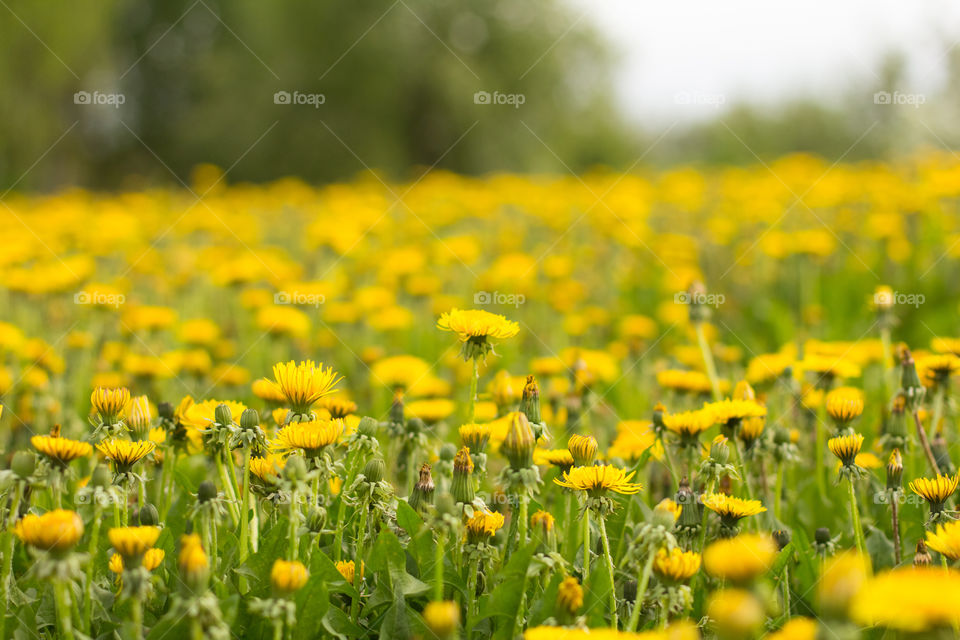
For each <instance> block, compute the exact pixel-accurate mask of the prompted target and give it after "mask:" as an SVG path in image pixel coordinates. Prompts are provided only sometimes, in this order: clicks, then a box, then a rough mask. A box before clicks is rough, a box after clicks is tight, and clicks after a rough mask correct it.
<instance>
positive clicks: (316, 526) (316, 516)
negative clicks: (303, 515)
mask: <svg viewBox="0 0 960 640" xmlns="http://www.w3.org/2000/svg"><path fill="white" fill-rule="evenodd" d="M326 521H327V510H326V509H324V508H323V507H320V506H317V505H313V506H311V507H310V509H309V510H308V511H307V528H308V529H310V531H312V532H313V533H320V531H321V530H322V529H323V525H324V523H325V522H326Z"/></svg>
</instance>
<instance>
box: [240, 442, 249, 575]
mask: <svg viewBox="0 0 960 640" xmlns="http://www.w3.org/2000/svg"><path fill="white" fill-rule="evenodd" d="M249 531H250V445H244V447H243V486H242V487H241V489H240V554H239V560H238V561H239V563H240V564H243V563H244V562H246V560H247V553H248V551H249V547H250V541H249V538H250V534H249ZM238 584H239V587H240V593H246V591H247V579H246V577H245V576H244V575H243V574H241V575H240V580H239V583H238Z"/></svg>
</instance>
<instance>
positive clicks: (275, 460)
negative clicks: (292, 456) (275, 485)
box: [250, 453, 287, 482]
mask: <svg viewBox="0 0 960 640" xmlns="http://www.w3.org/2000/svg"><path fill="white" fill-rule="evenodd" d="M286 463H287V459H286V458H285V457H283V456H278V455H276V454H273V453H269V454H267V455H265V456H263V457H261V458H250V473H252V474H253V475H254V476H256V477H257V478H260V480H263V481H264V482H272V481H274V480H276V479H277V478H279V477H280V471H281V470H283V467H284V466H285V465H286Z"/></svg>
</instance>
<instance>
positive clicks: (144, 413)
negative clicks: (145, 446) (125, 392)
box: [127, 396, 151, 440]
mask: <svg viewBox="0 0 960 640" xmlns="http://www.w3.org/2000/svg"><path fill="white" fill-rule="evenodd" d="M150 422H151V416H150V401H149V400H148V399H147V396H137V397H136V398H134V399H133V400H132V401H131V402H130V408H129V409H128V417H127V426H128V427H129V428H130V431H131V432H132V434H133V438H134V440H146V438H147V434H149V433H150Z"/></svg>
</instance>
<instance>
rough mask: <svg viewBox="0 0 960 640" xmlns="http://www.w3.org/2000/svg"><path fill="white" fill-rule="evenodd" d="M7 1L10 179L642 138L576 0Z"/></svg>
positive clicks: (103, 181)
mask: <svg viewBox="0 0 960 640" xmlns="http://www.w3.org/2000/svg"><path fill="white" fill-rule="evenodd" d="M4 14H5V15H4ZM0 15H3V18H2V19H0V42H2V43H3V44H2V47H3V50H4V53H5V55H4V56H2V57H0V81H2V82H3V84H4V86H5V87H6V90H5V91H4V92H2V93H0V122H2V125H0V126H2V127H3V130H4V131H3V136H2V140H0V183H2V184H4V185H5V187H9V186H11V185H14V184H16V186H17V187H18V188H27V187H29V188H45V187H52V186H56V185H59V184H65V183H77V184H83V185H90V186H93V187H104V188H106V187H114V186H117V185H119V184H123V182H124V181H125V180H130V177H131V176H134V177H140V178H144V179H146V180H150V181H170V180H172V179H173V178H172V176H171V175H170V172H173V173H174V174H176V175H177V176H178V177H179V178H181V179H184V180H186V179H187V176H189V173H190V170H191V168H192V167H193V166H194V165H196V164H197V163H200V162H211V163H214V164H217V165H219V166H222V167H226V168H229V167H233V168H232V170H231V171H230V179H231V180H268V179H272V178H275V177H279V176H284V175H301V176H303V177H305V178H307V179H309V180H328V179H337V178H344V177H349V176H351V175H354V174H356V173H357V172H358V171H361V170H363V169H364V168H365V167H371V168H376V169H382V170H385V171H387V172H388V173H390V174H393V175H397V176H399V177H404V176H407V175H411V174H412V175H416V174H417V173H418V172H419V171H422V170H423V169H425V168H426V167H430V166H433V165H434V164H435V163H438V166H441V167H444V168H448V169H452V170H456V171H463V172H470V173H476V172H484V171H493V170H499V169H513V170H520V171H523V170H547V169H558V170H565V169H564V167H563V166H561V165H560V163H559V162H558V160H557V158H558V157H559V158H563V163H565V164H566V165H567V166H569V168H570V169H571V170H574V171H577V170H582V169H584V168H586V167H588V166H591V165H594V164H597V163H601V162H603V163H607V164H613V165H617V164H620V163H626V162H628V161H629V158H630V157H631V155H632V154H633V153H634V148H635V146H636V145H635V140H631V138H630V136H626V135H625V131H626V130H627V128H626V126H625V125H624V124H623V122H622V121H621V120H620V118H619V117H618V116H617V114H616V113H615V110H614V108H613V106H612V100H611V97H610V95H611V82H610V77H609V74H608V69H609V66H610V65H609V62H610V59H609V55H608V52H607V51H606V49H605V47H604V45H603V43H602V41H601V40H600V39H599V38H597V37H596V35H595V34H594V33H593V32H592V31H591V30H590V29H589V28H588V27H586V22H587V21H583V23H578V22H577V20H576V18H577V16H575V15H572V13H571V12H570V11H568V10H567V8H566V7H565V5H563V4H562V3H561V2H559V1H558V0H524V1H523V2H517V1H516V0H461V1H458V2H443V1H441V0H360V1H358V2H315V1H308V0H283V1H281V2H262V0H163V1H160V0H147V1H144V0H98V2H97V3H95V4H93V5H91V4H89V3H58V4H57V5H55V6H54V5H50V4H48V3H38V2H33V1H32V0H8V2H7V3H5V6H4V7H0ZM571 25H573V26H572V27H571ZM483 91H485V92H487V93H489V94H490V95H491V96H494V92H499V94H502V95H512V94H521V95H522V98H521V100H522V102H523V104H522V105H520V106H519V107H517V106H515V105H512V104H491V103H488V104H483V103H482V102H483V98H482V94H481V97H480V98H479V100H480V102H481V103H480V104H478V103H477V102H475V94H477V92H483ZM78 92H86V94H87V95H88V97H87V98H84V97H82V96H83V95H84V94H83V93H80V94H79V95H80V96H81V97H78V98H75V95H76V94H78ZM278 92H286V93H287V94H288V95H290V96H292V98H291V100H290V102H288V103H284V102H283V98H282V97H278V98H277V101H279V102H280V103H279V104H278V103H277V101H275V94H277V93H278ZM298 94H299V98H300V99H301V100H307V101H308V102H305V103H301V104H292V102H294V101H295V100H296V99H297V97H298ZM318 94H319V95H322V98H319V99H317V98H310V97H309V96H316V95H318ZM113 95H121V96H122V98H120V99H117V98H113V100H112V102H110V100H111V99H110V98H109V96H113ZM105 96H106V97H105ZM279 96H283V94H282V93H281V94H279ZM303 96H307V97H306V98H304V97H303ZM494 99H495V98H493V97H492V99H491V102H493V101H494ZM84 100H86V102H84ZM320 100H322V104H319V102H320ZM77 101H80V102H81V103H80V104H77ZM98 101H99V102H98ZM120 101H122V104H116V103H117V102H120ZM517 101H518V100H517V99H513V102H517ZM44 154H46V155H44ZM41 157H42V158H43V159H42V160H40V161H38V159H39V158H41Z"/></svg>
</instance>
